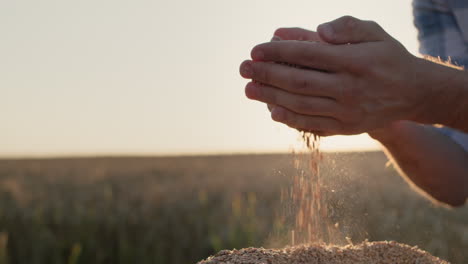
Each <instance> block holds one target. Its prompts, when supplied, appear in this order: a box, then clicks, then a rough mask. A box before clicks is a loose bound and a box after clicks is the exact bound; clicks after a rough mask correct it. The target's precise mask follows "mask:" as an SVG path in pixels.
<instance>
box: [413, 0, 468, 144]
mask: <svg viewBox="0 0 468 264" xmlns="http://www.w3.org/2000/svg"><path fill="white" fill-rule="evenodd" d="M413 15H414V25H415V26H416V28H417V29H418V40H419V44H420V46H419V52H420V53H421V54H424V55H430V56H432V57H440V58H441V59H443V60H449V59H450V60H451V61H452V63H454V64H456V65H459V66H463V67H465V68H466V69H468V0H413ZM434 129H437V130H438V131H440V132H441V133H443V134H445V135H447V136H448V137H450V138H452V139H453V140H454V141H455V142H457V143H458V144H460V145H461V146H462V147H463V148H464V149H465V150H466V151H468V134H465V133H463V132H460V131H458V130H454V129H450V128H447V127H434Z"/></svg>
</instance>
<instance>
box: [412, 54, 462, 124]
mask: <svg viewBox="0 0 468 264" xmlns="http://www.w3.org/2000/svg"><path fill="white" fill-rule="evenodd" d="M416 60H417V61H416V64H415V68H416V74H415V76H414V77H415V78H414V79H415V83H413V85H414V87H411V88H412V89H418V90H420V91H423V96H422V97H421V100H420V101H419V102H418V103H417V104H416V105H415V112H414V114H413V115H412V116H411V118H410V120H411V121H414V122H417V123H421V124H431V125H432V124H443V125H447V126H452V127H456V125H455V124H456V123H459V119H460V118H461V117H463V113H464V110H465V109H464V108H465V107H466V103H467V102H468V100H467V99H466V98H468V90H467V88H468V75H467V74H466V73H465V72H464V71H463V70H462V68H460V67H458V66H455V65H451V64H449V63H445V62H443V61H440V60H439V59H435V58H416ZM465 113H466V112H465Z"/></svg>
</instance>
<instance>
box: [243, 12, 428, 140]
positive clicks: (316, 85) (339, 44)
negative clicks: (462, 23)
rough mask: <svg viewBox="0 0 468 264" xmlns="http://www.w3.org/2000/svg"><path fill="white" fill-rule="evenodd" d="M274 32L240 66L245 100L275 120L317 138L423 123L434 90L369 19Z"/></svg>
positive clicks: (414, 61) (346, 19)
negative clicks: (255, 103) (400, 122)
mask: <svg viewBox="0 0 468 264" xmlns="http://www.w3.org/2000/svg"><path fill="white" fill-rule="evenodd" d="M276 34H278V35H283V36H279V37H282V39H283V40H281V41H273V42H269V43H263V44H260V45H257V46H256V47H254V48H253V50H252V52H251V56H252V60H247V61H244V62H243V63H242V65H241V67H240V72H241V75H242V76H243V77H244V78H247V79H252V80H253V81H252V82H250V83H248V84H247V86H246V95H247V97H248V98H250V99H253V100H258V101H261V102H264V103H267V104H270V108H271V115H272V119H273V120H275V121H278V122H282V123H284V124H286V125H288V126H290V127H293V128H296V129H300V130H305V131H312V132H315V133H317V134H319V135H322V136H328V135H335V134H343V135H351V134H359V133H363V132H368V131H373V130H375V129H379V128H381V127H385V126H387V125H389V124H390V123H391V122H394V121H396V120H415V121H417V120H420V119H423V117H422V116H423V115H425V112H426V110H427V109H429V108H430V107H429V106H428V104H429V103H428V102H430V101H433V100H432V99H431V98H430V97H432V96H433V94H434V89H428V87H425V86H424V85H422V83H421V80H422V79H424V76H425V74H427V73H424V72H422V71H421V70H420V64H421V62H420V60H421V59H418V58H416V57H415V56H413V55H411V54H410V53H409V52H408V51H407V50H406V49H405V48H404V47H403V46H402V45H401V44H400V43H399V42H398V41H396V40H395V39H393V38H392V37H391V36H390V35H388V34H387V33H386V32H385V31H384V30H383V29H382V28H380V26H378V25H377V24H376V23H375V22H370V21H361V20H358V19H355V18H352V17H342V18H339V19H337V20H335V21H332V22H330V23H327V24H323V25H321V26H319V27H318V32H317V33H316V32H312V31H307V30H303V29H298V28H295V29H293V30H288V29H280V30H278V31H277V32H276ZM288 34H290V35H295V38H296V39H303V40H314V41H316V42H311V41H298V40H289V39H293V38H292V37H290V38H288V36H287V35H288ZM298 36H302V37H298ZM331 44H333V45H331ZM286 64H288V65H298V66H300V67H291V66H288V65H286Z"/></svg>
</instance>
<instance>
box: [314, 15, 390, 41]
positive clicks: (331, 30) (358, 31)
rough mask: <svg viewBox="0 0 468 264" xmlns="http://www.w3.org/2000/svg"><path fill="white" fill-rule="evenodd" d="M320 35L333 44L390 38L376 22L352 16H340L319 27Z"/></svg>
mask: <svg viewBox="0 0 468 264" xmlns="http://www.w3.org/2000/svg"><path fill="white" fill-rule="evenodd" d="M317 32H318V34H319V35H320V37H321V38H322V39H323V40H325V41H326V42H329V43H332V44H346V43H361V42H372V41H381V40H385V39H388V38H390V35H388V34H387V33H386V32H385V31H384V30H383V29H382V28H381V27H380V26H379V25H378V24H377V23H376V22H374V21H364V20H360V19H357V18H355V17H352V16H344V17H340V18H338V19H336V20H333V21H331V22H328V23H324V24H321V25H319V26H318V27H317Z"/></svg>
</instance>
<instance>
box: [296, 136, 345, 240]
mask: <svg viewBox="0 0 468 264" xmlns="http://www.w3.org/2000/svg"><path fill="white" fill-rule="evenodd" d="M301 137H302V140H303V142H304V145H305V147H306V149H307V150H306V153H305V155H304V153H302V152H299V153H294V155H295V157H294V166H295V169H296V171H297V173H296V174H295V175H294V176H293V179H292V186H291V189H290V192H289V195H290V199H291V200H290V202H291V206H293V207H294V209H295V223H294V226H293V230H291V244H292V245H296V244H309V243H327V244H328V243H332V242H333V240H334V237H336V235H337V228H336V227H335V226H334V225H333V224H331V223H330V221H329V220H328V209H327V199H326V196H327V188H326V187H325V185H324V182H323V179H322V178H321V176H320V162H321V161H322V160H323V155H322V153H321V152H320V137H319V136H317V135H314V134H312V133H309V132H301Z"/></svg>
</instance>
